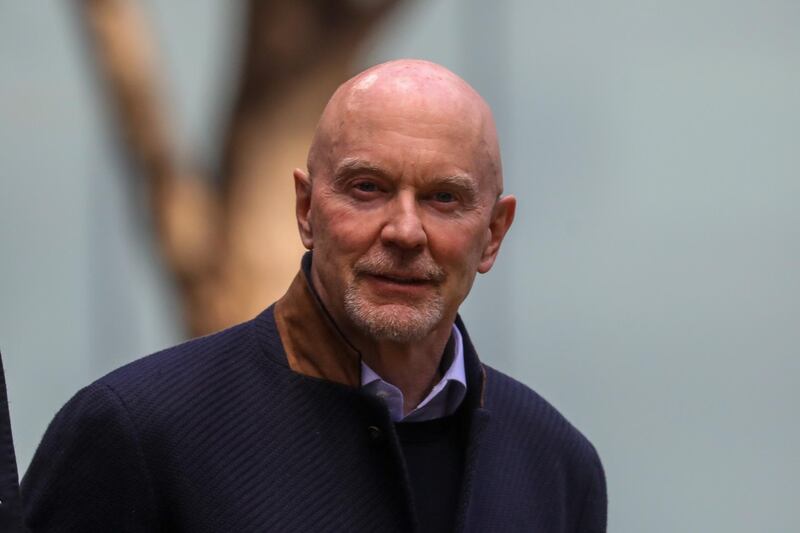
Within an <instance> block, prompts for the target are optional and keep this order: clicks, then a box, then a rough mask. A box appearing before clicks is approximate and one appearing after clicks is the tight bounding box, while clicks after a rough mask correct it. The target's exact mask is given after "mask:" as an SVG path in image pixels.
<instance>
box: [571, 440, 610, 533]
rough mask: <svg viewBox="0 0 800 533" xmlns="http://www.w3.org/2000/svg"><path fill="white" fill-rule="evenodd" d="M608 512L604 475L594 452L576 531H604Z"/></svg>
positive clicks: (592, 532)
mask: <svg viewBox="0 0 800 533" xmlns="http://www.w3.org/2000/svg"><path fill="white" fill-rule="evenodd" d="M607 513H608V496H607V494H606V476H605V473H604V472H603V465H602V463H600V458H599V457H598V456H597V452H595V455H594V460H593V461H592V467H591V480H590V483H589V487H588V488H587V490H586V496H585V498H584V501H583V509H582V510H581V518H580V522H579V525H578V533H605V531H606V522H607Z"/></svg>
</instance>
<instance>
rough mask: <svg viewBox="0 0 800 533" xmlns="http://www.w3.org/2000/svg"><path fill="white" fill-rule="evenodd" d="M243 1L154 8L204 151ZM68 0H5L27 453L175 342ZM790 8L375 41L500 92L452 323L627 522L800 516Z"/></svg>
mask: <svg viewBox="0 0 800 533" xmlns="http://www.w3.org/2000/svg"><path fill="white" fill-rule="evenodd" d="M227 4H228V3H226V2H222V1H220V0H203V1H201V2H198V1H194V2H189V1H188V0H181V1H172V2H166V1H164V0H149V1H147V2H146V5H147V6H148V8H149V9H150V12H151V13H152V14H153V16H154V17H155V24H156V27H157V30H158V32H159V33H158V37H159V41H160V45H161V46H162V49H163V50H164V54H163V60H164V61H165V63H166V65H167V66H168V71H169V76H170V78H169V82H170V84H171V85H170V89H171V94H172V95H173V100H174V103H175V109H176V113H177V115H176V117H177V118H178V119H180V121H181V122H180V127H181V129H182V131H183V134H184V138H187V139H189V140H190V141H191V142H192V143H193V146H192V148H193V149H194V150H195V153H197V154H198V155H199V156H200V157H204V156H207V155H213V147H214V142H215V137H214V135H213V133H212V132H213V131H214V128H215V127H216V125H217V124H218V122H219V118H220V115H219V110H220V107H219V105H220V104H221V103H223V102H224V101H225V100H224V98H225V89H226V88H227V86H226V84H225V82H224V81H223V80H225V79H226V78H227V74H228V73H230V72H231V64H230V61H229V60H227V59H226V58H227V57H228V55H229V53H230V50H231V49H232V44H231V37H232V36H235V35H234V34H235V32H234V31H232V28H233V26H232V24H233V22H234V21H235V20H236V16H237V13H235V12H231V10H230V8H229V7H228V6H227ZM68 7H69V4H65V3H63V2H54V1H51V2H38V3H34V2H21V1H19V2H16V3H14V4H8V3H6V4H4V5H3V7H1V8H0V80H1V81H0V350H2V351H3V355H4V361H5V363H6V367H7V368H6V375H7V379H8V380H9V382H10V383H9V388H10V397H11V408H12V419H13V425H14V431H15V440H16V442H17V446H18V451H19V462H20V466H21V468H23V469H24V468H25V466H26V465H27V463H28V462H29V460H30V457H31V455H32V453H33V450H34V448H35V445H36V442H37V441H38V439H39V438H40V436H41V433H42V431H43V430H44V428H45V426H46V424H47V422H48V421H49V419H50V418H51V417H52V415H53V414H54V412H55V411H56V409H57V408H58V407H59V406H60V405H61V404H62V403H63V402H64V401H65V400H66V399H67V398H68V397H69V396H70V395H71V394H73V393H74V392H75V390H77V389H78V388H80V387H81V386H82V385H84V384H86V383H87V382H89V381H90V380H92V379H94V378H96V377H98V376H99V375H102V374H103V373H105V372H107V371H108V370H110V369H111V368H113V367H115V366H118V365H119V364H121V363H124V362H126V361H128V360H131V359H133V358H136V357H138V356H140V355H142V354H144V353H147V352H150V351H153V350H155V349H158V348H160V347H163V346H166V345H168V344H170V343H173V342H176V341H178V340H179V339H180V337H181V332H180V327H179V323H178V317H177V313H176V308H175V306H174V304H173V301H172V299H173V297H172V296H171V295H170V292H169V285H168V280H165V279H164V278H163V274H162V273H161V272H160V270H159V265H158V261H157V259H156V258H155V256H154V253H153V250H152V249H151V248H150V246H151V244H150V243H149V241H148V235H147V228H146V227H145V226H144V225H143V224H142V222H141V221H139V220H138V219H137V217H136V213H135V210H134V207H135V206H133V205H131V203H130V198H129V197H130V195H129V191H128V189H127V187H126V186H125V183H126V182H125V178H126V176H125V175H123V174H122V172H121V169H120V166H119V161H118V160H117V157H116V155H117V154H116V151H115V145H114V141H113V138H111V136H110V133H111V131H112V130H110V128H109V127H108V123H107V119H106V118H105V117H104V116H103V115H102V113H101V111H102V109H100V108H99V106H98V101H97V100H98V98H99V97H100V96H101V95H100V94H99V92H98V90H97V88H96V87H95V85H96V84H95V83H94V82H95V80H94V79H93V74H92V71H91V69H90V68H89V63H88V60H87V58H86V56H85V54H84V48H83V43H82V40H81V39H80V38H79V32H78V31H77V27H76V24H75V22H76V21H75V17H74V16H73V14H72V13H71V12H70V11H69V10H68ZM798 24H800V4H797V3H795V2H778V1H771V0H761V1H756V0H739V1H734V2H715V1H711V0H695V1H693V2H688V1H686V0H683V1H676V2H666V1H662V2H635V1H633V0H618V1H608V2H582V3H578V4H574V3H573V4H570V5H564V4H563V3H545V2H524V1H522V0H507V1H505V2H492V3H489V2H481V1H479V0H469V1H467V0H461V1H456V0H436V1H426V2H417V3H416V4H411V5H410V6H408V9H406V10H404V11H402V12H400V13H398V14H397V16H395V17H394V18H393V19H392V20H391V21H390V23H389V24H387V25H386V26H385V27H384V28H383V29H382V30H381V32H380V34H379V35H377V36H376V37H375V38H374V39H373V40H372V42H371V43H370V45H369V46H367V47H366V49H365V50H364V57H363V61H362V63H363V65H364V66H365V65H367V64H372V63H374V62H377V61H381V60H384V59H389V58H394V57H403V56H416V57H424V58H428V59H432V60H434V61H438V62H441V63H443V64H445V65H446V66H448V67H450V68H452V69H453V70H455V71H456V72H457V73H459V74H461V75H462V76H464V77H465V78H466V79H467V80H468V81H469V82H471V83H472V84H473V85H474V86H475V87H476V88H477V89H478V90H479V91H480V92H482V93H483V94H484V95H485V96H486V98H487V100H488V101H489V103H490V104H491V105H492V106H493V107H494V109H495V111H496V115H497V119H498V124H499V128H500V136H501V142H502V145H503V151H504V164H505V176H506V189H507V191H508V192H511V193H514V194H516V195H517V197H518V201H519V210H518V216H517V221H516V223H515V226H514V227H513V228H512V231H511V233H510V235H509V237H508V240H507V241H506V244H505V246H504V249H503V251H502V253H501V258H500V260H499V262H498V264H497V266H496V268H495V269H494V270H493V271H492V272H491V273H489V274H488V275H486V276H483V277H482V278H481V279H479V280H478V283H477V284H476V287H475V288H474V290H473V294H472V296H471V299H470V300H468V303H467V304H466V305H465V307H464V309H463V314H464V316H465V319H466V321H467V323H468V324H469V325H470V330H471V332H472V334H473V336H474V337H475V340H476V344H477V345H478V348H479V350H480V352H481V354H482V357H483V359H484V360H485V361H486V362H488V363H489V364H492V365H494V366H497V367H499V368H500V369H501V370H504V371H507V372H509V373H511V374H513V375H514V376H516V377H518V378H520V379H521V380H522V381H524V382H526V383H527V384H529V385H531V386H532V387H533V388H535V389H536V390H537V391H539V392H540V393H541V394H542V395H544V396H545V397H546V398H548V399H549V400H550V401H551V402H552V403H554V404H555V405H556V406H557V407H558V408H559V409H560V410H561V411H562V412H563V413H564V414H565V415H566V416H567V417H568V418H569V419H570V420H572V421H573V423H574V424H575V425H576V426H578V427H579V428H580V429H581V430H582V431H583V432H584V433H585V434H586V435H587V436H588V437H589V438H590V439H591V440H592V441H593V442H594V444H595V445H596V446H597V448H598V450H599V452H600V455H601V457H602V458H603V461H604V464H605V467H606V474H607V478H608V485H609V496H610V515H609V520H610V523H609V530H610V531H615V532H625V533H628V532H629V533H637V532H641V531H647V532H664V533H667V532H676V531H681V532H683V531H704V532H705V531H724V532H742V533H744V532H751V531H775V532H784V531H786V532H789V531H798V530H800V518H798V515H797V513H796V512H795V511H794V510H793V506H794V504H795V503H796V500H797V497H796V483H795V482H796V480H797V479H798V478H800V458H799V456H798V453H797V450H798V449H800V427H799V425H798V424H797V421H796V420H797V415H796V409H797V406H798V403H799V401H800V357H798V355H800V349H798V346H800V277H799V276H798V274H797V272H798V271H800V230H798V228H800V210H798V209H797V208H796V207H795V204H796V203H797V198H798V196H800V179H799V178H798V169H800V150H798V139H800V97H799V96H798V95H800V68H798V57H800V32H798V31H797V28H798ZM298 163H302V162H298ZM288 170H289V169H287V175H286V177H287V179H288V177H289V172H288ZM287 201H290V200H288V199H287Z"/></svg>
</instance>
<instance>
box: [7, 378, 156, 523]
mask: <svg viewBox="0 0 800 533" xmlns="http://www.w3.org/2000/svg"><path fill="white" fill-rule="evenodd" d="M22 499H23V506H24V513H25V523H26V525H27V527H28V528H29V530H30V531H31V532H35V533H38V532H45V531H46V532H54V531H59V532H61V531H63V532H72V531H74V532H87V531H118V532H140V531H157V530H158V529H159V528H158V523H157V512H156V503H155V502H156V498H155V495H154V487H153V484H152V479H151V476H150V473H149V471H148V469H147V465H146V462H145V457H144V454H143V453H142V449H141V445H140V441H139V438H138V436H137V431H136V428H135V427H134V424H133V422H132V421H131V419H130V417H129V415H128V411H127V410H126V408H125V406H124V405H123V403H122V401H121V400H120V398H119V397H118V396H117V394H116V393H115V392H114V391H113V390H112V389H111V388H109V387H107V386H105V385H103V384H101V383H95V384H92V385H90V386H89V387H86V388H85V389H83V390H81V391H80V392H78V394H76V395H75V397H73V398H72V399H71V400H70V401H69V402H68V403H67V404H66V405H65V406H64V407H63V408H62V409H61V411H59V413H58V414H57V415H56V417H55V418H54V419H53V421H52V422H51V423H50V426H49V427H48V429H47V432H46V433H45V435H44V438H43V439H42V442H41V444H40V445H39V448H38V450H37V451H36V454H35V456H34V458H33V461H32V462H31V465H30V468H29V469H28V471H27V473H26V474H25V477H24V479H23V481H22Z"/></svg>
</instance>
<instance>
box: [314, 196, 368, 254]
mask: <svg viewBox="0 0 800 533" xmlns="http://www.w3.org/2000/svg"><path fill="white" fill-rule="evenodd" d="M375 226H376V224H375V221H374V220H371V219H370V217H369V216H367V215H366V214H365V213H359V212H357V211H355V210H354V209H353V208H351V207H349V206H346V205H331V203H322V202H321V203H320V204H319V209H317V210H315V211H313V212H312V227H313V228H314V241H315V242H314V245H315V248H321V249H324V250H326V252H325V255H329V256H336V257H341V256H347V255H349V254H358V253H360V252H363V250H364V249H365V248H369V246H370V245H371V243H372V242H373V241H374V239H375V234H376V230H375Z"/></svg>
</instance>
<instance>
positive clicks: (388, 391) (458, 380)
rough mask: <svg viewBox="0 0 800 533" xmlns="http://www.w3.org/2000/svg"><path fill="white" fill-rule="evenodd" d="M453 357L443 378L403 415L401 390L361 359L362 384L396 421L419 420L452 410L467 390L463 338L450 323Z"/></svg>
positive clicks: (432, 417) (431, 418)
mask: <svg viewBox="0 0 800 533" xmlns="http://www.w3.org/2000/svg"><path fill="white" fill-rule="evenodd" d="M452 340H453V343H452V344H453V357H452V360H451V363H450V366H449V367H448V368H447V370H446V371H445V373H444V375H443V376H442V379H441V380H439V382H438V383H437V384H436V385H434V386H433V388H432V389H431V391H430V392H429V393H428V395H427V396H426V397H425V399H423V400H422V401H421V402H420V403H419V405H417V407H415V408H414V409H413V410H412V411H411V412H410V413H408V415H405V416H404V415H403V392H402V391H401V390H400V389H398V388H397V387H395V386H394V385H392V384H391V383H389V382H387V381H384V380H383V379H382V378H381V377H380V376H379V375H378V374H377V373H376V372H375V371H374V370H372V369H371V368H370V367H369V365H367V363H365V362H364V360H363V359H362V360H361V388H362V390H364V391H365V392H367V393H368V394H371V395H373V396H377V397H378V398H380V399H382V400H383V401H384V402H385V403H386V406H387V407H388V409H389V416H391V418H392V420H393V421H395V422H400V421H407V422H421V421H424V420H433V419H435V418H442V417H444V416H447V415H451V414H453V413H454V412H455V411H456V409H458V406H459V405H461V401H462V400H463V399H464V396H466V394H467V375H466V370H465V367H464V341H463V339H462V337H461V332H460V331H458V328H457V327H456V326H455V325H453V333H452Z"/></svg>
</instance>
